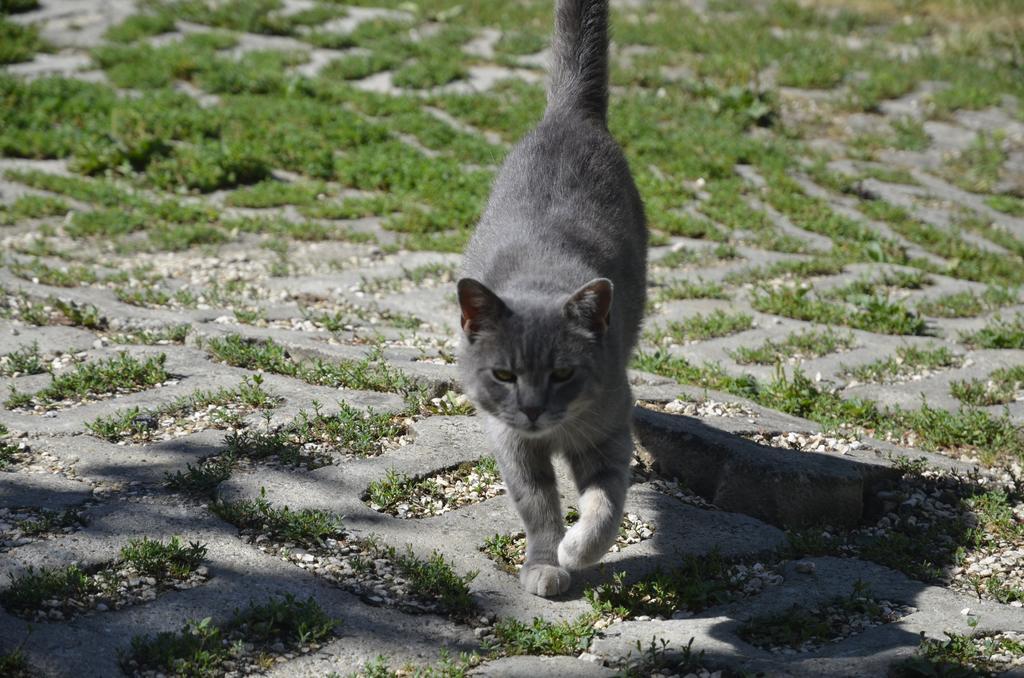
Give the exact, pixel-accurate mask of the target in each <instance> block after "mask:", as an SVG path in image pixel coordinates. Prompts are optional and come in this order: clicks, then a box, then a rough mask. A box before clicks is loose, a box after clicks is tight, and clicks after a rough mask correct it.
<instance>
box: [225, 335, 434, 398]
mask: <svg viewBox="0 0 1024 678" xmlns="http://www.w3.org/2000/svg"><path fill="white" fill-rule="evenodd" d="M206 348H207V350H208V351H209V352H210V354H211V355H212V356H213V357H214V358H216V359H217V360H220V361H221V362H225V363H227V364H228V365H233V366H235V367H244V368H246V369H250V370H262V371H264V372H270V373H272V374H283V375H286V376H289V377H294V378H296V379H301V380H303V381H306V382H309V383H310V384H318V385H322V386H332V387H335V388H351V389H357V390H365V391H382V392H392V393H401V394H403V395H408V394H410V393H412V392H413V391H415V390H416V384H415V382H414V381H413V380H412V379H411V378H410V377H408V376H407V375H406V374H405V373H403V372H401V371H400V370H398V369H396V368H394V367H391V366H390V365H388V364H387V363H386V362H385V361H384V360H383V358H382V357H381V356H380V355H379V354H378V353H371V354H369V355H367V357H366V358H364V359H363V360H358V361H357V360H343V361H337V362H327V361H324V360H321V359H316V360H295V359H293V358H292V357H291V356H290V355H289V353H288V351H287V349H285V348H284V347H283V346H281V345H280V344H277V343H275V342H274V341H272V340H266V341H249V340H247V339H244V338H243V337H242V336H241V335H237V334H230V335H227V336H225V337H223V338H213V339H210V340H209V341H207V342H206Z"/></svg>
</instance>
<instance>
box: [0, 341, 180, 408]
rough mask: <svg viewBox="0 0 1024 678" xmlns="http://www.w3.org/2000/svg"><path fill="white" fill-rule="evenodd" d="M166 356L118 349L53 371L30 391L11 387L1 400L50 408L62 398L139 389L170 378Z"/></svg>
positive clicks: (14, 406) (88, 396)
mask: <svg viewBox="0 0 1024 678" xmlns="http://www.w3.org/2000/svg"><path fill="white" fill-rule="evenodd" d="M166 360H167V356H166V355H164V354H163V353H161V354H160V355H157V356H152V357H150V358H147V359H146V360H144V361H140V360H138V359H136V358H133V357H132V356H130V355H128V354H127V353H121V354H119V355H118V356H117V357H116V358H108V359H106V360H98V361H95V362H88V363H79V364H77V365H75V367H74V368H72V369H70V370H68V371H66V372H62V373H60V374H55V375H54V376H53V379H52V380H51V381H50V383H49V385H47V386H46V387H45V388H43V389H41V390H39V391H37V392H35V393H33V394H31V395H28V394H24V393H19V392H18V391H16V390H15V389H14V388H13V387H12V389H11V396H10V398H8V399H7V401H6V402H5V403H4V404H5V405H6V406H7V407H8V408H11V409H13V408H16V407H17V408H25V407H31V406H37V407H42V408H44V409H53V408H54V407H57V406H60V405H61V404H63V403H64V402H65V401H73V400H85V399H90V398H100V397H104V396H110V395H115V394H121V393H133V392H135V391H141V390H143V389H145V388H148V387H150V386H155V385H157V384H161V383H163V382H165V381H167V380H168V379H170V378H171V376H170V375H169V374H168V373H167V371H166V370H165V369H164V363H165V362H166Z"/></svg>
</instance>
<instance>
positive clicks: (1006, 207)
mask: <svg viewBox="0 0 1024 678" xmlns="http://www.w3.org/2000/svg"><path fill="white" fill-rule="evenodd" d="M985 204H986V205H988V206H989V207H991V208H992V209H994V210H999V211H1000V212H1005V213H1006V214H1009V215H1011V216H1015V217H1024V198H1018V197H1016V196H1012V195H993V196H989V197H988V198H985Z"/></svg>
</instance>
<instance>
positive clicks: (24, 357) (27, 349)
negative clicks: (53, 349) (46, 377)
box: [0, 342, 47, 377]
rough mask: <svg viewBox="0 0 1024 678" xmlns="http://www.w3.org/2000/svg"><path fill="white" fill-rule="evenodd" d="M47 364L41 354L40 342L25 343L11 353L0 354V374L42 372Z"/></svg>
mask: <svg viewBox="0 0 1024 678" xmlns="http://www.w3.org/2000/svg"><path fill="white" fill-rule="evenodd" d="M46 370H47V366H46V365H44V364H43V357H42V356H41V355H40V354H39V344H38V342H32V343H31V344H23V345H22V346H21V347H19V348H17V349H15V350H13V351H11V352H10V353H8V354H6V355H3V356H0V376H4V377H14V376H20V375H25V374H42V373H43V372H46Z"/></svg>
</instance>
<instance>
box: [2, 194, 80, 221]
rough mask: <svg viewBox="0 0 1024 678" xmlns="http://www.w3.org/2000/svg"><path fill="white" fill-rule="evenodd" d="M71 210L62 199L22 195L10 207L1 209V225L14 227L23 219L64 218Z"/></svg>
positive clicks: (6, 206)
mask: <svg viewBox="0 0 1024 678" xmlns="http://www.w3.org/2000/svg"><path fill="white" fill-rule="evenodd" d="M70 210H71V208H70V207H69V206H68V204H67V203H66V202H65V201H64V200H61V199H60V198H55V197H51V196H48V195H22V196H19V197H18V198H16V199H15V200H14V202H12V203H11V204H10V205H4V206H2V207H0V224H2V225H7V226H13V225H14V224H16V223H17V222H19V221H21V220H22V219H46V218H48V217H62V216H64V215H65V214H67V213H68V212H69V211H70Z"/></svg>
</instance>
